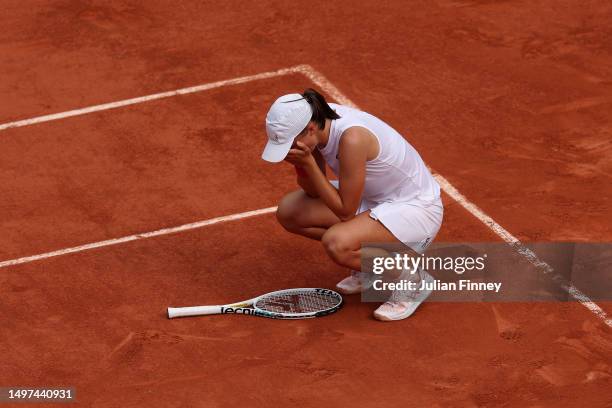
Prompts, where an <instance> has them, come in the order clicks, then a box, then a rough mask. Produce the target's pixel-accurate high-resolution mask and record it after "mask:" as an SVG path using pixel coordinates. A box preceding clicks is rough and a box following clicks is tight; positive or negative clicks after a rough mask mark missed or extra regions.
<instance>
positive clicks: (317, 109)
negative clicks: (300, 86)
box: [302, 88, 340, 129]
mask: <svg viewBox="0 0 612 408" xmlns="http://www.w3.org/2000/svg"><path fill="white" fill-rule="evenodd" d="M302 96H303V97H304V99H306V100H307V101H308V103H309V104H310V106H312V118H311V119H310V120H311V121H313V122H314V123H316V124H317V126H319V129H323V128H325V119H340V115H338V114H337V113H336V112H334V110H333V109H332V108H331V107H330V106H329V105H328V104H327V102H326V101H325V98H324V97H323V95H321V94H320V93H318V92H317V91H315V90H314V89H312V88H308V89H306V90H305V91H304V93H303V94H302Z"/></svg>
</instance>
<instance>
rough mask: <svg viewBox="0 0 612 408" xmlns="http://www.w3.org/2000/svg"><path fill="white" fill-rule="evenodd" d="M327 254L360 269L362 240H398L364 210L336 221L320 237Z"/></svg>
mask: <svg viewBox="0 0 612 408" xmlns="http://www.w3.org/2000/svg"><path fill="white" fill-rule="evenodd" d="M321 242H322V243H323V247H324V248H325V250H326V251H327V254H328V255H329V256H330V257H331V258H332V259H333V260H334V261H335V262H336V263H337V264H340V265H342V266H346V267H347V268H350V269H353V270H357V271H358V270H360V269H361V244H362V243H363V242H390V243H399V242H400V241H399V240H398V239H397V238H396V237H395V236H394V235H393V234H392V233H391V231H389V230H388V229H387V228H385V226H384V225H382V224H381V223H380V222H379V221H376V220H374V219H373V218H371V217H370V212H369V211H366V212H363V213H361V214H359V215H357V216H356V217H355V218H353V219H352V220H350V221H347V222H342V223H336V224H334V225H333V226H331V227H330V228H328V229H327V231H325V233H324V234H323V236H322V238H321Z"/></svg>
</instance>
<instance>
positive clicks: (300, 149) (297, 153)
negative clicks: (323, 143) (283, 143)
mask: <svg viewBox="0 0 612 408" xmlns="http://www.w3.org/2000/svg"><path fill="white" fill-rule="evenodd" d="M285 161H286V162H289V163H291V164H293V165H294V166H298V167H301V168H307V167H309V166H316V165H317V163H316V161H315V158H314V156H313V155H312V151H311V150H310V149H309V148H308V146H306V145H305V144H304V143H302V142H296V147H295V148H293V149H291V150H289V153H287V157H285Z"/></svg>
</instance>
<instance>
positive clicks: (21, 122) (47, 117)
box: [0, 66, 299, 131]
mask: <svg viewBox="0 0 612 408" xmlns="http://www.w3.org/2000/svg"><path fill="white" fill-rule="evenodd" d="M298 67H299V66H298ZM298 67H291V68H283V69H279V70H277V71H271V72H262V73H261V74H257V75H249V76H244V77H239V78H233V79H227V80H224V81H217V82H211V83H208V84H203V85H196V86H190V87H188V88H181V89H177V90H174V91H168V92H160V93H156V94H151V95H145V96H139V97H138V98H131V99H124V100H121V101H117V102H110V103H103V104H101V105H93V106H88V107H86V108H81V109H73V110H69V111H66V112H59V113H53V114H51V115H44V116H37V117H34V118H30V119H24V120H18V121H16V122H9V123H3V124H0V131H1V130H6V129H11V128H16V127H22V126H28V125H34V124H37V123H43V122H50V121H52V120H58V119H65V118H69V117H72V116H79V115H85V114H86V113H93V112H100V111H104V110H109V109H115V108H120V107H122V106H128V105H135V104H137V103H143V102H149V101H154V100H156V99H163V98H169V97H171V96H177V95H186V94H190V93H195V92H202V91H207V90H209V89H214V88H220V87H222V86H228V85H238V84H243V83H245V82H251V81H257V80H260V79H267V78H274V77H277V76H282V75H289V74H294V73H297V72H298V71H297V68H298Z"/></svg>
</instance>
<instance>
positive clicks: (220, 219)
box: [0, 207, 276, 268]
mask: <svg viewBox="0 0 612 408" xmlns="http://www.w3.org/2000/svg"><path fill="white" fill-rule="evenodd" d="M274 211H276V207H268V208H262V209H260V210H254V211H246V212H242V213H238V214H231V215H225V216H223V217H216V218H210V219H207V220H203V221H198V222H192V223H189V224H183V225H179V226H177V227H170V228H162V229H159V230H156V231H151V232H144V233H141V234H134V235H128V236H126V237H121V238H114V239H107V240H105V241H98V242H92V243H90V244H85V245H79V246H75V247H71V248H64V249H60V250H57V251H52V252H45V253H43V254H38V255H32V256H26V257H23V258H17V259H12V260H10V261H3V262H0V268H6V267H7V266H13V265H19V264H24V263H28V262H33V261H39V260H41V259H47V258H53V257H55V256H61V255H67V254H72V253H75V252H82V251H87V250H90V249H95V248H101V247H107V246H111V245H117V244H122V243H124V242H130V241H137V240H139V239H145V238H152V237H159V236H161V235H168V234H175V233H177V232H181V231H188V230H192V229H197V228H202V227H206V226H208V225H213V224H219V223H222V222H228V221H236V220H241V219H243V218H250V217H255V216H258V215H263V214H269V213H272V212H274Z"/></svg>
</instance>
